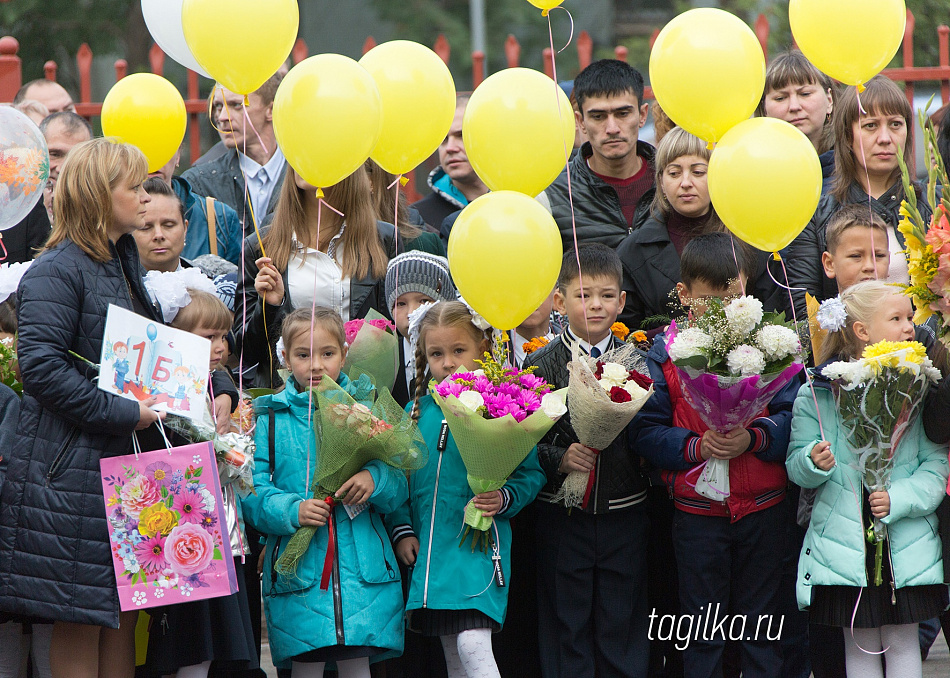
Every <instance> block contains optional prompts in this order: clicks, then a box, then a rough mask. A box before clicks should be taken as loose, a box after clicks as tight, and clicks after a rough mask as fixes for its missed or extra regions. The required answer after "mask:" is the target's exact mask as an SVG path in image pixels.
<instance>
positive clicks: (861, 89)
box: [857, 82, 865, 94]
mask: <svg viewBox="0 0 950 678" xmlns="http://www.w3.org/2000/svg"><path fill="white" fill-rule="evenodd" d="M857 88H858V94H860V93H861V92H863V91H864V89H865V87H864V85H863V84H862V83H860V82H859V83H858V85H857Z"/></svg>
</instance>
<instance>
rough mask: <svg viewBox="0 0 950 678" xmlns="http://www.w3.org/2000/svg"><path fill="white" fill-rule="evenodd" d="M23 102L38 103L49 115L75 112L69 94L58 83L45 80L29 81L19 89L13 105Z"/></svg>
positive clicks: (74, 106) (74, 105)
mask: <svg viewBox="0 0 950 678" xmlns="http://www.w3.org/2000/svg"><path fill="white" fill-rule="evenodd" d="M24 101H38V102H40V103H41V104H43V105H44V106H46V110H48V111H49V112H50V114H53V113H62V112H63V111H69V112H70V113H75V112H76V104H74V103H73V98H72V97H71V96H70V95H69V92H67V91H66V89H65V88H64V87H63V86H62V85H60V84H59V83H58V82H55V81H53V80H47V79H45V78H39V79H38V80H30V82H28V83H26V84H25V85H23V87H21V88H20V90H19V91H18V92H17V93H16V96H15V97H13V105H14V106H16V105H17V104H21V103H23V102H24Z"/></svg>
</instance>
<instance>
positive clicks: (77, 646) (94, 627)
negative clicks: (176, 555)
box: [0, 139, 161, 678]
mask: <svg viewBox="0 0 950 678" xmlns="http://www.w3.org/2000/svg"><path fill="white" fill-rule="evenodd" d="M147 171H148V167H147V162H146V160H145V157H144V156H143V155H142V153H141V152H140V151H139V150H138V149H136V148H135V147H133V146H129V145H126V144H121V143H116V142H115V141H113V140H110V139H95V140H92V141H88V142H85V143H82V144H80V145H78V146H76V147H75V148H73V149H72V151H70V153H69V157H68V158H67V159H66V162H65V163H64V165H63V167H62V170H61V172H60V176H59V181H58V182H57V184H56V195H55V198H56V199H55V201H54V209H55V226H54V227H53V232H52V234H51V235H50V238H49V241H48V243H47V246H46V250H45V251H44V252H43V254H41V255H40V256H39V258H38V259H37V260H36V261H35V262H34V263H33V265H32V266H31V267H30V270H29V271H28V272H27V273H26V274H25V275H24V276H23V280H22V282H21V284H20V287H19V289H18V291H17V309H18V314H19V341H18V345H17V348H18V355H19V362H20V369H21V371H22V374H23V387H24V393H23V402H22V405H21V409H20V420H19V425H18V427H17V432H16V439H15V440H14V442H13V444H12V445H10V446H9V447H8V448H7V449H4V450H3V454H4V456H6V457H7V458H8V464H9V465H8V467H7V473H6V477H5V481H4V483H3V486H2V490H0V506H2V509H0V582H2V584H0V609H3V610H5V611H8V612H12V613H14V614H19V615H31V616H36V617H41V618H47V619H52V620H54V626H53V638H52V646H51V652H50V665H51V668H52V675H53V676H54V677H55V678H60V677H65V676H69V677H70V678H94V677H96V676H101V677H106V676H108V677H112V676H115V677H116V678H119V677H125V676H130V675H132V673H133V672H134V667H135V647H134V636H133V633H134V627H135V618H136V615H137V613H135V612H120V610H119V599H118V594H117V592H116V581H115V573H114V571H113V566H112V553H111V549H110V543H109V533H108V530H107V527H106V516H105V506H104V504H103V501H102V481H101V478H100V475H99V459H100V458H102V457H113V456H118V455H124V454H130V453H131V452H132V442H133V436H134V435H135V431H142V430H143V429H146V428H147V427H149V426H150V425H151V424H153V423H155V422H157V421H158V420H159V418H160V415H159V414H158V413H156V412H155V411H153V410H152V409H150V407H151V406H152V405H153V404H154V403H155V399H154V398H149V399H148V400H145V401H143V402H140V403H137V402H134V401H131V400H126V399H124V398H120V397H119V396H117V395H112V394H110V393H106V392H105V391H103V390H101V389H99V388H98V387H97V386H96V383H95V377H96V375H95V372H94V370H92V369H91V368H89V367H88V364H89V363H98V362H99V358H100V354H101V351H102V341H103V326H104V324H105V320H106V313H107V311H108V308H109V305H110V304H114V305H116V306H119V307H122V308H125V309H128V310H132V311H135V312H137V313H138V314H140V315H143V316H145V317H147V318H149V319H150V320H153V321H154V322H156V323H160V322H161V314H160V312H159V311H158V309H157V308H156V307H155V306H153V304H152V303H151V302H150V301H149V296H148V293H147V292H146V290H145V286H144V284H143V282H142V276H143V275H144V272H143V270H142V267H141V265H140V263H139V257H138V251H137V249H136V246H135V241H134V240H133V238H132V236H131V235H130V234H131V232H132V231H133V230H135V229H137V228H141V227H142V226H143V225H144V218H145V205H146V203H148V201H149V197H148V194H147V193H146V192H145V191H144V190H143V189H142V182H143V181H144V180H145V177H146V174H147ZM152 432H154V434H155V436H156V437H157V436H158V433H157V431H154V429H153V430H152ZM140 442H141V444H142V447H143V448H144V449H155V448H154V447H153V446H150V445H148V441H146V440H144V439H143V440H141V441H140Z"/></svg>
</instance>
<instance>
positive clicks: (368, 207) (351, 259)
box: [264, 165, 389, 279]
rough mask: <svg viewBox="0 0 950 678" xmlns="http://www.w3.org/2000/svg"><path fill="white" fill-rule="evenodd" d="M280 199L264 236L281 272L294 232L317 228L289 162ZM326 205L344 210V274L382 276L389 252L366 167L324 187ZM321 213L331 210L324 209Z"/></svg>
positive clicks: (314, 217)
mask: <svg viewBox="0 0 950 678" xmlns="http://www.w3.org/2000/svg"><path fill="white" fill-rule="evenodd" d="M280 191H281V192H280V199H279V200H278V201H277V208H276V209H275V210H274V221H273V222H272V223H271V227H270V230H269V231H267V234H266V235H265V236H264V249H265V251H266V252H267V254H268V255H269V256H270V257H271V259H272V260H273V263H274V266H275V267H276V268H277V270H278V271H280V272H281V273H283V272H284V271H286V270H287V264H288V263H289V262H290V257H291V256H292V254H293V250H294V242H293V241H294V234H297V237H298V238H300V239H301V240H303V239H304V238H303V235H304V234H306V233H309V232H311V231H312V230H314V229H315V228H316V224H317V214H316V212H308V210H307V206H308V205H309V204H310V203H308V202H306V201H305V199H304V193H305V191H304V190H303V189H301V188H300V187H299V186H297V173H296V172H295V171H294V168H293V167H291V166H290V165H288V166H287V175H286V176H285V177H284V184H283V186H282V187H281V189H280ZM325 200H326V202H327V204H329V205H332V206H333V207H334V208H336V209H338V210H340V211H341V212H343V215H344V219H345V220H346V228H345V229H344V231H343V236H342V238H341V241H342V252H341V256H340V259H341V260H340V267H341V268H342V269H343V276H344V277H347V278H355V279H363V278H366V277H367V276H372V277H373V278H382V277H383V276H384V275H386V265H387V264H388V263H389V255H388V254H387V253H386V250H385V249H384V248H383V242H382V238H380V236H379V229H378V228H377V225H376V207H375V206H374V204H373V198H372V195H371V192H370V184H369V179H368V178H367V176H366V170H365V169H364V168H363V167H362V166H361V167H359V168H358V169H357V170H356V171H355V172H353V174H351V175H350V176H348V177H347V178H346V179H344V180H343V181H341V182H340V183H338V184H336V185H334V186H330V187H329V188H328V189H326V198H325ZM324 209H325V210H326V211H325V212H324V214H328V213H329V212H330V210H329V208H324Z"/></svg>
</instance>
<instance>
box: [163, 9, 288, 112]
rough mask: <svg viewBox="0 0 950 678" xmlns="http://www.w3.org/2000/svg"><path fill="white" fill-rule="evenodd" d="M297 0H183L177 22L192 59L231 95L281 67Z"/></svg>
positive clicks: (250, 88)
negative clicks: (263, 0) (262, 0)
mask: <svg viewBox="0 0 950 678" xmlns="http://www.w3.org/2000/svg"><path fill="white" fill-rule="evenodd" d="M299 23H300V12H299V10H298V9H297V0H267V2H261V0H185V1H184V4H183V5H182V7H181V24H182V30H183V31H184V34H185V42H187V43H188V47H189V49H191V53H192V54H193V55H194V57H195V60H196V61H197V62H198V63H199V64H200V65H201V67H202V68H203V69H205V71H207V72H208V74H209V75H210V76H211V77H212V78H214V79H215V80H217V81H218V82H220V83H221V84H222V85H224V86H225V87H226V88H227V89H229V90H231V91H232V92H236V93H237V94H250V93H251V92H253V91H254V90H256V89H257V88H258V87H260V86H261V85H263V84H264V82H265V81H266V80H267V79H268V78H270V77H271V76H272V75H274V73H276V72H277V69H278V68H280V67H281V65H282V64H283V63H284V61H286V60H287V57H288V56H289V55H290V50H291V49H292V48H293V46H294V42H295V41H296V40H297V28H298V25H299Z"/></svg>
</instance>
